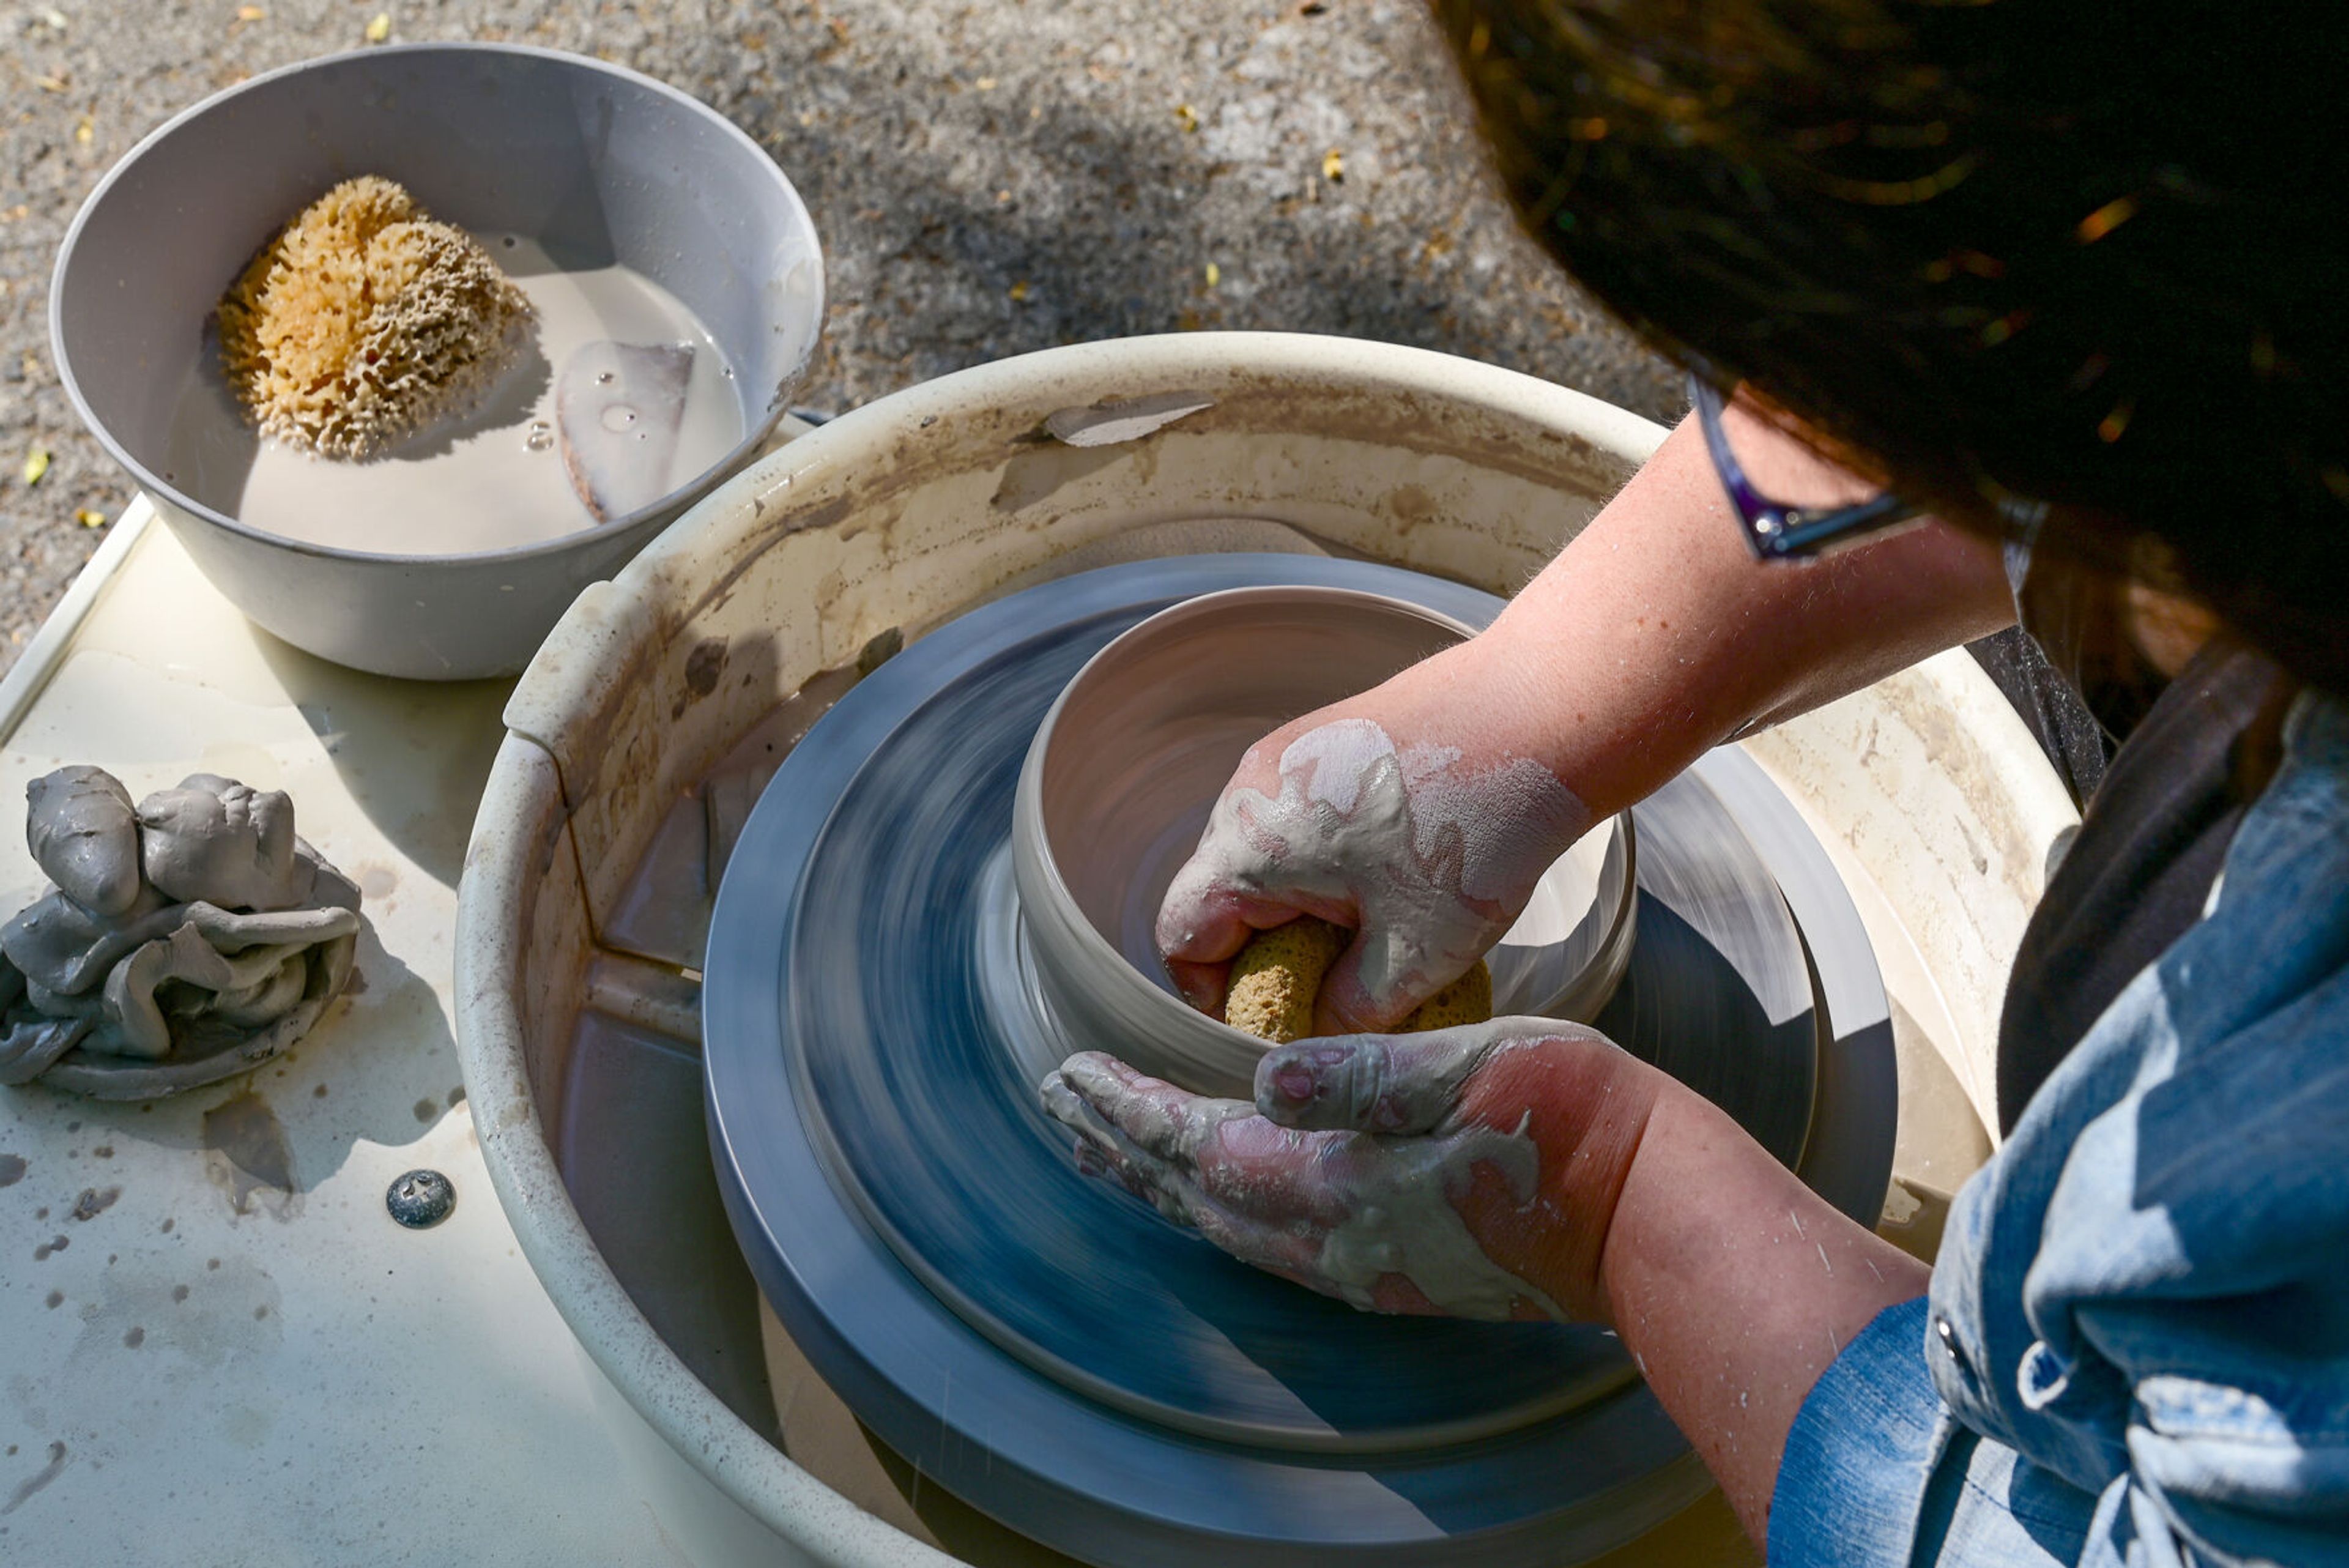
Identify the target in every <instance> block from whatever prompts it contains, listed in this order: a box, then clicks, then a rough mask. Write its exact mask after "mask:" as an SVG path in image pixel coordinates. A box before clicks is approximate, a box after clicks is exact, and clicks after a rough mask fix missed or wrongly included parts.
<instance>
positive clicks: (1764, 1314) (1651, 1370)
mask: <svg viewBox="0 0 2349 1568" xmlns="http://www.w3.org/2000/svg"><path fill="white" fill-rule="evenodd" d="M1636 1071H1637V1072H1638V1073H1640V1074H1641V1075H1649V1076H1651V1077H1652V1078H1653V1079H1662V1075H1661V1074H1657V1073H1655V1072H1654V1070H1653V1069H1651V1068H1645V1067H1639V1068H1637V1069H1636ZM1647 1103H1648V1112H1647V1116H1646V1120H1645V1125H1644V1127H1643V1128H1642V1129H1641V1132H1640V1138H1639V1144H1638V1149H1637V1152H1636V1154H1634V1155H1633V1156H1632V1158H1631V1159H1630V1165H1629V1168H1628V1170H1627V1171H1626V1172H1625V1173H1624V1174H1623V1175H1622V1177H1621V1179H1620V1185H1619V1191H1618V1192H1617V1193H1616V1195H1615V1200H1614V1204H1613V1207H1612V1210H1611V1214H1612V1218H1611V1220H1610V1221H1609V1224H1608V1226H1607V1228H1606V1239H1605V1242H1604V1245H1603V1248H1602V1251H1601V1252H1600V1256H1599V1280H1598V1292H1597V1293H1598V1294H1599V1297H1600V1298H1601V1299H1603V1300H1604V1301H1605V1302H1606V1303H1607V1307H1608V1315H1609V1318H1610V1319H1611V1321H1612V1322H1613V1324H1614V1325H1615V1329H1616V1332H1617V1333H1618V1334H1619V1335H1621V1337H1622V1340H1623V1344H1624V1346H1625V1347H1626V1348H1627V1349H1628V1350H1630V1353H1631V1355H1633V1357H1634V1358H1635V1359H1636V1360H1637V1362H1638V1364H1639V1366H1640V1371H1641V1372H1642V1373H1643V1374H1644V1375H1645V1376H1646V1377H1647V1379H1648V1384H1649V1386H1650V1387H1651V1388H1653V1389H1654V1390H1655V1393H1656V1396H1657V1397H1658V1398H1659V1399H1661V1401H1662V1402H1663V1406H1664V1408H1665V1409H1666V1410H1667V1411H1668V1412H1669V1413H1670V1414H1671V1417H1672V1419H1673V1420H1674V1421H1675V1422H1676V1423H1678V1424H1679V1426H1680V1428H1681V1429H1682V1431H1683V1432H1685V1433H1686V1434H1687V1435H1688V1438H1689V1440H1690V1442H1691V1444H1692V1446H1694V1448H1695V1449H1696V1450H1697V1452H1698V1454H1699V1455H1700V1456H1701V1457H1702V1459H1704V1461H1705V1463H1706V1465H1707V1466H1708V1467H1709V1468H1710V1469H1712V1471H1713V1477H1714V1479H1715V1480H1718V1481H1719V1482H1720V1483H1721V1489H1722V1491H1723V1494H1724V1495H1725V1496H1726V1497H1727V1498H1728V1500H1729V1503H1730V1506H1731V1507H1732V1508H1733V1509H1734V1510H1735V1511H1736V1512H1737V1516H1738V1518H1739V1520H1740V1521H1742V1522H1743V1523H1744V1526H1745V1528H1746V1531H1747V1532H1748V1533H1749V1534H1751V1535H1752V1536H1753V1537H1754V1540H1755V1541H1756V1542H1764V1541H1765V1540H1766V1537H1767V1532H1768V1528H1769V1511H1770V1497H1771V1493H1772V1491H1773V1490H1774V1489H1775V1485H1776V1481H1777V1475H1778V1459H1779V1455H1780V1453H1781V1452H1782V1451H1783V1449H1785V1441H1786V1433H1787V1431H1788V1429H1789V1428H1791V1427H1792V1426H1793V1425H1794V1421H1795V1415H1796V1414H1797V1413H1798V1412H1799V1411H1800V1410H1801V1408H1802V1405H1803V1401H1804V1399H1805V1398H1806V1397H1807V1396H1808V1395H1809V1393H1810V1391H1811V1387H1812V1386H1813V1385H1814V1384H1815V1383H1816V1382H1817V1381H1818V1378H1819V1375H1820V1373H1822V1372H1823V1371H1825V1370H1826V1367H1827V1366H1828V1364H1829V1363H1830V1362H1832V1361H1833V1360H1834V1359H1835V1358H1836V1356H1837V1355H1839V1354H1841V1352H1842V1349H1843V1347H1844V1346H1845V1345H1848V1344H1850V1343H1851V1341H1852V1339H1853V1337H1854V1336H1855V1335H1857V1334H1858V1333H1859V1332H1860V1331H1861V1330H1862V1329H1864V1328H1865V1327H1867V1326H1868V1323H1869V1321H1870V1320H1872V1319H1873V1318H1874V1317H1875V1316H1876V1314H1878V1313H1879V1312H1881V1311H1883V1310H1884V1308H1886V1307H1888V1306H1890V1305H1893V1304H1894V1303H1899V1302H1903V1301H1908V1300H1909V1299H1911V1298H1913V1297H1915V1296H1918V1295H1921V1294H1923V1293H1924V1292H1925V1289H1926V1287H1927V1284H1928V1282H1929V1281H1930V1271H1929V1270H1928V1269H1927V1268H1926V1267H1925V1265H1924V1264H1922V1263H1920V1262H1917V1261H1916V1260H1915V1259H1913V1258H1911V1257H1909V1255H1908V1254H1907V1253H1905V1252H1902V1251H1899V1249H1898V1248H1896V1247H1894V1246H1892V1245H1891V1244H1890V1243H1889V1242H1887V1241H1882V1240H1880V1239H1879V1238H1878V1237H1877V1236H1876V1235H1875V1234H1873V1233H1872V1232H1870V1231H1868V1230H1866V1229H1864V1228H1863V1227H1861V1226H1859V1225H1857V1224H1856V1223H1854V1222H1853V1221H1852V1220H1848V1219H1847V1218H1845V1217H1844V1216H1843V1215H1842V1214H1840V1213H1838V1212H1837V1211H1836V1210H1834V1209H1832V1208H1831V1207H1829V1206H1828V1205H1827V1203H1826V1201H1825V1200H1824V1199H1821V1198H1819V1197H1818V1196H1817V1195H1816V1193H1814V1192H1812V1191H1811V1189H1809V1188H1807V1187H1805V1186H1804V1185H1803V1183H1802V1182H1801V1180H1800V1179H1797V1178H1796V1177H1795V1175H1794V1174H1793V1173H1792V1172H1791V1171H1789V1170H1787V1169H1786V1168H1785V1167H1784V1166H1782V1165H1780V1164H1779V1163H1778V1162H1777V1161H1776V1160H1775V1159H1773V1158H1771V1157H1770V1156H1769V1154H1768V1153H1767V1152H1765V1151H1764V1149H1763V1148H1762V1147H1761V1146H1760V1145H1758V1144H1756V1143H1754V1140H1753V1139H1751V1138H1749V1137H1746V1136H1745V1134H1744V1132H1743V1131H1742V1130H1741V1129H1740V1128H1739V1127H1737V1125H1736V1124H1735V1123H1734V1122H1733V1121H1731V1120H1730V1119H1729V1117H1728V1116H1725V1115H1723V1113H1722V1112H1721V1111H1720V1110H1718V1109H1716V1108H1715V1107H1714V1106H1712V1105H1710V1104H1708V1103H1707V1102H1706V1101H1704V1100H1703V1099H1702V1098H1701V1097H1700V1096H1697V1095H1696V1094H1695V1093H1694V1092H1693V1091H1691V1090H1688V1089H1686V1088H1683V1087H1682V1086H1680V1085H1677V1084H1672V1083H1671V1082H1670V1080H1664V1081H1663V1082H1662V1084H1661V1085H1657V1086H1656V1089H1655V1092H1654V1093H1653V1095H1652V1097H1651V1099H1650V1100H1649V1101H1648V1102H1647Z"/></svg>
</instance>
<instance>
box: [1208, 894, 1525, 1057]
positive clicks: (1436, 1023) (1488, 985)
mask: <svg viewBox="0 0 2349 1568" xmlns="http://www.w3.org/2000/svg"><path fill="white" fill-rule="evenodd" d="M1350 940H1353V939H1352V936H1351V934H1350V932H1348V931H1347V930H1346V929H1345V928H1344V927H1342V926H1336V925H1332V924H1330V922H1329V921H1328V920H1323V919H1316V918H1314V917H1313V916H1311V915H1300V916H1299V917H1298V918H1297V919H1293V920H1290V921H1289V922H1288V924H1286V925H1279V926H1274V927H1273V928H1271V929H1269V930H1262V931H1258V932H1257V934H1256V935H1254V936H1253V937H1250V938H1249V939H1248V941H1247V946H1246V947H1244V948H1242V949H1240V950H1239V955H1238V956H1237V958H1235V959H1233V960H1232V971H1231V982H1230V984H1229V986H1228V987H1227V988H1226V991H1225V992H1224V1022H1225V1023H1228V1024H1230V1025H1231V1026H1232V1027H1233V1028H1235V1029H1237V1030H1240V1031H1241V1032H1243V1033H1248V1034H1253V1035H1255V1036H1257V1038H1258V1039H1260V1040H1269V1041H1271V1042H1272V1043H1273V1044H1276V1045H1286V1044H1288V1043H1289V1042H1290V1041H1292V1040H1303V1039H1306V1038H1308V1037H1309V1036H1310V1035H1311V1034H1312V1033H1313V999H1314V998H1315V997H1316V996H1318V995H1319V994H1320V991H1321V977H1322V976H1323V975H1325V974H1327V973H1329V971H1330V965H1331V964H1333V963H1335V962H1337V961H1338V955H1339V954H1340V953H1342V952H1344V951H1345V950H1346V944H1347V943H1348V942H1349V941H1350ZM1492 1016H1493V971H1491V970H1489V969H1487V968H1485V961H1484V960H1482V959H1478V960H1477V961H1476V962H1475V965H1474V966H1473V967H1472V968H1470V970H1469V971H1468V972H1467V973H1465V974H1464V975H1462V976H1461V977H1460V978H1459V979H1458V980H1455V981H1453V982H1452V983H1451V984H1450V985H1447V986H1445V987H1444V989H1443V990H1442V991H1439V992H1436V993H1435V994H1434V995H1433V996H1431V997H1429V998H1428V999H1427V1000H1426V1001H1425V1002H1421V1003H1420V1004H1419V1006H1418V1007H1417V1008H1416V1009H1415V1010H1413V1012H1412V1015H1411V1016H1410V1017H1408V1018H1406V1019H1404V1020H1403V1021H1402V1027H1401V1029H1400V1030H1398V1031H1397V1033H1403V1034H1416V1033H1421V1032H1422V1031H1423V1030H1428V1029H1448V1028H1450V1027H1452V1026H1453V1025H1454V1024H1455V1023H1484V1022H1485V1020H1486V1019H1488V1018H1490V1017H1492Z"/></svg>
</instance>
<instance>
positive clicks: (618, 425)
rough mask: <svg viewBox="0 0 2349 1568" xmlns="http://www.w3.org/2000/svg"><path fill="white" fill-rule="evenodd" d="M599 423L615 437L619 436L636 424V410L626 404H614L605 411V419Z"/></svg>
mask: <svg viewBox="0 0 2349 1568" xmlns="http://www.w3.org/2000/svg"><path fill="white" fill-rule="evenodd" d="M597 422H598V423H600V424H601V425H602V426H603V427H604V428H605V430H607V431H611V432H612V433H613V434H614V435H617V434H619V433H620V432H621V431H625V430H626V429H627V428H628V427H629V426H630V425H632V424H635V423H636V410H634V409H632V408H630V407H628V405H627V404H626V403H614V404H613V405H612V406H611V407H610V408H608V409H605V410H604V413H603V417H602V418H601V419H600V420H599V421H597Z"/></svg>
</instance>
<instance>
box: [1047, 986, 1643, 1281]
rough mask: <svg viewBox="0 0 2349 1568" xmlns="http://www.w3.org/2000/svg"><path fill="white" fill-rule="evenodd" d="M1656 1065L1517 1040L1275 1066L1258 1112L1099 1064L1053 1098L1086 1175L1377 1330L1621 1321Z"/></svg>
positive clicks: (1299, 1058) (1355, 1049)
mask: <svg viewBox="0 0 2349 1568" xmlns="http://www.w3.org/2000/svg"><path fill="white" fill-rule="evenodd" d="M1636 1069H1637V1064H1636V1063H1633V1062H1632V1060H1631V1058H1630V1057H1628V1056H1626V1055H1625V1054H1623V1053H1622V1052H1620V1051H1618V1050H1617V1049H1616V1048H1615V1047H1614V1046H1613V1045H1612V1044H1609V1042H1608V1041H1607V1040H1606V1039H1605V1037H1604V1036H1601V1035H1599V1034H1597V1033H1593V1032H1592V1031H1590V1030H1588V1029H1584V1028H1581V1027H1579V1026H1578V1025H1576V1024H1570V1023H1555V1022H1553V1021H1551V1020H1548V1019H1537V1018H1503V1019H1495V1020H1494V1021H1493V1022H1492V1023H1478V1024H1468V1025H1464V1026H1462V1027H1459V1028H1455V1029H1446V1030H1441V1031H1437V1032H1435V1033H1428V1034H1417V1035H1408V1036H1395V1037H1387V1036H1379V1035H1359V1036H1355V1037H1352V1038H1348V1039H1328V1040H1312V1041H1303V1042H1299V1044H1294V1045H1288V1046H1282V1047H1280V1048H1278V1049H1276V1050H1274V1051H1271V1052H1269V1053H1268V1054H1266V1056H1265V1058H1264V1060H1263V1062H1262V1063H1261V1064H1259V1065H1258V1067H1257V1079H1256V1083H1257V1100H1256V1104H1255V1105H1253V1106H1250V1105H1248V1104H1247V1103H1245V1102H1243V1101H1239V1100H1216V1099H1207V1098H1205V1097H1203V1096H1196V1095H1191V1094H1186V1093H1185V1092H1184V1091H1183V1090H1181V1089H1178V1088H1175V1087H1174V1085H1170V1084H1164V1083H1161V1082H1159V1081H1158V1080H1157V1079H1155V1078H1146V1077H1143V1075H1141V1074H1139V1073H1137V1072H1135V1071H1134V1070H1133V1068H1131V1067H1128V1066H1127V1065H1125V1064H1123V1063H1122V1062H1119V1061H1117V1060H1115V1059H1114V1058H1112V1057H1110V1056H1107V1055H1104V1054H1101V1053H1099V1052H1087V1053H1085V1054H1081V1055H1077V1056H1071V1058H1070V1059H1069V1060H1068V1061H1067V1062H1066V1063H1064V1064H1062V1065H1061V1070H1060V1071H1059V1072H1057V1073H1055V1074H1053V1075H1051V1076H1050V1077H1049V1078H1047V1079H1046V1080H1045V1081H1044V1085H1043V1097H1044V1105H1045V1108H1046V1109H1047V1110H1048V1111H1050V1113H1051V1115H1052V1116H1054V1117H1055V1118H1056V1119H1058V1120H1059V1121H1061V1122H1062V1123H1063V1124H1065V1125H1066V1126H1068V1127H1070V1128H1071V1129H1072V1130H1073V1131H1074V1132H1075V1133H1076V1134H1077V1137H1078V1143H1077V1158H1078V1163H1079V1165H1080V1167H1081V1168H1084V1169H1085V1170H1087V1171H1088V1172H1089V1173H1092V1174H1096V1175H1107V1176H1112V1177H1114V1178H1116V1179H1118V1180H1119V1181H1120V1182H1122V1183H1123V1184H1124V1186H1125V1187H1126V1188H1127V1189H1129V1190H1131V1191H1133V1193H1134V1194H1136V1195H1137V1196H1139V1197H1141V1198H1143V1199H1146V1200H1148V1201H1149V1202H1150V1203H1152V1204H1153V1205H1154V1206H1155V1207H1156V1208H1157V1210H1159V1212H1160V1213H1162V1214H1164V1215H1165V1216H1166V1217H1167V1218H1168V1219H1170V1220H1174V1221H1175V1222H1177V1223H1178V1224H1185V1225H1191V1226H1195V1227H1196V1228H1197V1229H1198V1230H1199V1231H1200V1232H1201V1233H1202V1234H1204V1235H1205V1236H1206V1238H1207V1239H1208V1240H1209V1241H1213V1242H1215V1243H1216V1245H1217V1246H1218V1247H1221V1248H1222V1249H1223V1250H1224V1251H1227V1252H1229V1253H1231V1254H1232V1255H1233V1256H1234V1257H1236V1258H1238V1259H1240V1260H1241V1261H1242V1262H1248V1263H1253V1264H1255V1265H1256V1266H1257V1267H1258V1268H1260V1269H1266V1270H1268V1271H1270V1272H1273V1273H1276V1274H1279V1275H1281V1276H1283V1277H1285V1278H1287V1279H1290V1280H1294V1281H1296V1282H1298V1283H1299V1284H1302V1285H1307V1286H1309V1287H1310V1288H1312V1289H1314V1290H1317V1291H1319V1292H1321V1293H1323V1294H1325V1295H1333V1296H1337V1297H1339V1298H1340V1299H1341V1300H1343V1301H1346V1302H1350V1303H1352V1304H1353V1305H1355V1306H1357V1307H1361V1308H1363V1309H1365V1310H1371V1311H1378V1312H1399V1313H1436V1314H1450V1315H1454V1316H1461V1317H1478V1318H1509V1317H1522V1318H1536V1317H1603V1316H1604V1315H1605V1308H1604V1306H1603V1303H1602V1301H1601V1298H1600V1294H1599V1289H1598V1285H1597V1275H1598V1268H1599V1251H1600V1249H1601V1246H1602V1245H1603V1243H1604V1241H1605V1238H1606V1234H1607V1214H1606V1212H1605V1210H1606V1209H1607V1208H1608V1207H1609V1206H1611V1204H1612V1202H1613V1200H1614V1195H1615V1193H1616V1191H1617V1190H1618V1189H1619V1180H1620V1173H1621V1171H1622V1170H1623V1169H1625V1168H1628V1166H1629V1163H1630V1158H1631V1155H1632V1153H1633V1151H1634V1150H1635V1149H1636V1147H1637V1145H1638V1128H1639V1126H1640V1119H1641V1117H1642V1116H1644V1106H1645V1103H1646V1100H1645V1096H1642V1095H1640V1094H1638V1093H1631V1092H1627V1093H1623V1094H1621V1095H1618V1094H1616V1093H1615V1090H1616V1089H1617V1088H1618V1087H1619V1086H1624V1085H1625V1084H1626V1082H1627V1076H1626V1075H1627V1070H1632V1071H1635V1070H1636Z"/></svg>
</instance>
